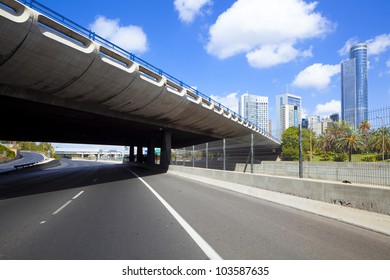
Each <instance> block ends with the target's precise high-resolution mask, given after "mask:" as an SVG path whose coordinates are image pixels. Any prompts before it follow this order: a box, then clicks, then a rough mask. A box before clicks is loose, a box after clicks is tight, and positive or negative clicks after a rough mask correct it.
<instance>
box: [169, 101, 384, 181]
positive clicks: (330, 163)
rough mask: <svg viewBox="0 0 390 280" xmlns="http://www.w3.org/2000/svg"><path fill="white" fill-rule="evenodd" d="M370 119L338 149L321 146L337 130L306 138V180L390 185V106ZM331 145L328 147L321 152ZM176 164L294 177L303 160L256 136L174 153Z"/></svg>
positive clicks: (303, 167)
mask: <svg viewBox="0 0 390 280" xmlns="http://www.w3.org/2000/svg"><path fill="white" fill-rule="evenodd" d="M368 116H369V120H368V121H367V122H366V123H365V124H363V125H361V126H360V127H359V128H358V129H356V130H353V131H349V132H350V133H351V135H348V134H340V135H339V136H338V139H337V137H336V139H335V140H334V141H335V143H336V144H337V145H336V144H334V145H331V144H329V143H323V142H321V141H325V142H326V141H327V140H326V137H327V136H329V137H330V136H332V135H331V134H330V131H331V129H332V127H331V126H329V127H330V128H329V127H328V129H329V135H327V134H323V135H315V133H313V134H312V138H313V139H309V138H308V137H306V138H305V137H303V142H304V143H303V144H302V146H303V147H304V149H303V151H302V157H303V161H302V164H301V168H302V175H303V178H311V179H319V180H330V181H338V182H344V183H354V184H356V183H358V184H368V185H380V186H390V107H387V108H381V109H377V110H374V111H370V112H369V114H368ZM339 124H340V122H339V123H338V124H337V123H336V124H335V125H336V128H337V129H340V127H338V126H337V125H339ZM307 135H309V134H307ZM333 136H334V135H333ZM330 138H331V137H330ZM342 138H345V139H342ZM296 139H298V137H296ZM348 139H349V140H348ZM341 140H345V141H344V144H343V145H342V141H341ZM296 141H297V143H296V146H297V147H298V145H299V143H298V140H296ZM305 141H306V145H305ZM348 141H350V142H348ZM340 143H341V144H340ZM285 144H286V143H283V144H282V146H283V145H285ZM325 144H327V145H328V146H327V148H321V146H324V147H325V146H326V145H325ZM297 149H298V148H297ZM282 159H283V160H282ZM349 159H350V160H349ZM171 164H173V165H181V166H188V167H199V168H209V169H219V170H228V171H238V172H251V173H259V174H266V175H272V176H291V177H299V168H300V165H299V161H298V159H297V158H295V159H294V160H284V158H283V149H281V147H280V146H277V145H270V144H269V142H265V141H264V139H263V138H262V137H260V136H258V135H255V134H249V135H247V136H244V137H238V138H232V139H223V140H220V141H215V142H210V143H204V144H201V145H196V146H189V147H184V148H181V149H175V150H172V162H171Z"/></svg>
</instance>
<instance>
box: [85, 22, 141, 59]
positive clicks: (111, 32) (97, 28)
mask: <svg viewBox="0 0 390 280" xmlns="http://www.w3.org/2000/svg"><path fill="white" fill-rule="evenodd" d="M89 28H90V29H91V30H92V31H93V32H95V33H96V34H98V35H99V36H101V37H103V38H105V39H107V40H109V41H111V42H112V43H114V44H116V45H118V46H119V47H121V48H123V49H125V50H127V51H130V52H135V53H143V52H146V51H147V50H148V43H147V36H146V34H145V32H144V31H143V30H142V28H141V27H139V26H135V25H128V26H120V20H119V19H108V18H106V17H104V16H97V17H96V18H95V21H94V22H93V23H91V24H90V25H89Z"/></svg>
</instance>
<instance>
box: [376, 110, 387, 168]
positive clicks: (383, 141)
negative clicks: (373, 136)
mask: <svg viewBox="0 0 390 280" xmlns="http://www.w3.org/2000/svg"><path fill="white" fill-rule="evenodd" d="M376 118H377V119H380V120H381V126H382V161H383V162H384V161H385V127H384V126H383V118H382V117H379V116H376Z"/></svg>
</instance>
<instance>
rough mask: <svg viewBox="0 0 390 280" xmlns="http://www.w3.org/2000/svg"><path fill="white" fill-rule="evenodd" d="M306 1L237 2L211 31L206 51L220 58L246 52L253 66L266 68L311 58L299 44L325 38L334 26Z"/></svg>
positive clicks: (239, 0) (262, 0)
mask: <svg viewBox="0 0 390 280" xmlns="http://www.w3.org/2000/svg"><path fill="white" fill-rule="evenodd" d="M316 6H317V2H312V3H306V2H304V1H302V0H278V1H275V0H237V1H236V2H235V3H234V4H233V6H232V7H230V8H229V9H228V10H227V11H225V12H224V13H222V14H221V15H220V16H219V17H218V19H217V21H216V22H215V23H214V24H213V25H212V26H211V27H210V29H209V42H208V44H207V46H206V50H207V52H208V53H209V54H211V55H214V56H216V57H218V58H220V59H225V58H228V57H231V56H234V55H238V54H242V53H245V54H246V57H247V59H248V62H249V63H250V65H251V66H253V67H258V68H266V67H271V66H274V65H278V64H281V63H287V62H290V61H292V60H294V59H296V58H297V57H302V56H303V57H307V56H311V55H312V54H311V49H309V50H303V51H302V50H299V49H298V48H297V47H296V44H297V43H298V42H301V41H303V40H305V39H309V38H318V37H324V36H325V35H326V34H327V33H329V32H331V31H332V30H333V27H334V25H333V24H332V23H331V22H330V21H329V20H328V19H326V18H325V17H323V16H321V14H320V13H316V12H315V11H314V10H315V8H316Z"/></svg>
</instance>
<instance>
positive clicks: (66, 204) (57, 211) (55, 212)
mask: <svg viewBox="0 0 390 280" xmlns="http://www.w3.org/2000/svg"><path fill="white" fill-rule="evenodd" d="M71 202H72V200H69V201H68V202H67V203H65V204H64V205H62V206H61V207H60V208H58V209H57V210H56V211H54V212H53V213H52V215H57V214H58V213H59V212H60V211H61V210H62V209H64V208H65V207H66V206H68V205H69V204H70V203H71Z"/></svg>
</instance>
